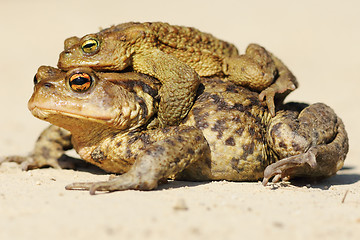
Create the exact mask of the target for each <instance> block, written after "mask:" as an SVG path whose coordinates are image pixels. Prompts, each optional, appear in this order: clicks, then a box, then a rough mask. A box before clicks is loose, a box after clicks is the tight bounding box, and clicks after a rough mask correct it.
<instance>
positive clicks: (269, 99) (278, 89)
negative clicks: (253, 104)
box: [259, 75, 296, 116]
mask: <svg viewBox="0 0 360 240" xmlns="http://www.w3.org/2000/svg"><path fill="white" fill-rule="evenodd" d="M295 89H296V85H295V84H294V83H293V82H292V79H291V78H288V77H286V75H285V76H280V77H279V78H278V79H277V80H276V82H275V83H274V84H272V85H270V86H269V87H268V88H266V89H265V90H263V91H261V93H260V94H259V100H260V101H264V99H266V100H265V102H266V105H267V107H268V109H269V112H270V114H271V116H275V100H274V98H275V96H276V98H277V99H279V101H278V102H277V103H281V102H282V101H283V99H284V98H285V97H286V95H288V94H289V92H291V91H294V90H295ZM282 96H283V97H282Z"/></svg>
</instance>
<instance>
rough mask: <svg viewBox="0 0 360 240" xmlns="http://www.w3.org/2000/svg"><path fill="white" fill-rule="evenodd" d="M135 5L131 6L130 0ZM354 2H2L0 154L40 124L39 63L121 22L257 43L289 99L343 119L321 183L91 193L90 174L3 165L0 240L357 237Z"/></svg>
mask: <svg viewBox="0 0 360 240" xmlns="http://www.w3.org/2000/svg"><path fill="white" fill-rule="evenodd" d="M130 2H131V3H130ZM359 9H360V4H359V1H356V0H354V1H350V0H349V1H342V2H341V3H340V1H330V0H326V1H320V0H319V1H312V0H303V1H287V0H284V1H276V0H275V1H228V0H223V1H211V0H207V1H193V0H181V1H169V0H166V1H156V0H152V1H136V0H134V1H121V0H120V1H119V0H117V1H106V0H103V1H93V0H87V1H70V0H63V1H57V2H56V3H55V1H54V3H52V1H41V0H33V1H25V0H24V1H20V0H17V1H16V0H15V1H10V0H2V1H1V2H0V27H1V28H0V29H1V32H0V34H1V38H0V39H1V44H0V46H1V55H0V56H1V57H0V69H1V76H0V79H1V81H0V82H1V87H0V104H1V108H0V110H1V113H0V115H1V118H0V155H2V156H3V155H10V154H26V153H28V152H30V151H31V149H32V146H33V143H34V141H35V139H36V138H37V136H38V135H39V133H40V132H41V130H42V129H44V128H45V127H46V126H47V123H45V122H42V121H40V120H38V119H35V118H34V117H32V115H31V114H30V113H29V111H28V110H27V100H28V99H29V97H30V95H31V93H32V84H33V82H32V78H33V76H34V74H35V72H36V70H37V68H38V67H39V66H40V65H52V66H55V65H56V63H57V58H58V54H59V53H60V51H61V50H62V48H63V40H64V39H65V38H67V37H69V36H73V35H78V36H82V35H84V34H86V33H90V32H96V31H97V30H98V29H99V27H107V26H110V25H112V24H117V23H121V22H127V21H166V22H170V23H172V24H179V25H188V26H194V27H197V28H199V29H201V30H203V31H206V32H211V33H213V34H214V35H216V36H218V37H220V38H223V39H225V40H228V41H231V42H233V43H235V44H236V45H237V46H238V47H239V49H241V50H242V51H243V50H244V48H245V47H246V45H247V44H248V43H250V42H257V43H260V44H262V45H263V46H265V47H267V48H268V49H269V50H271V51H272V52H274V53H276V55H277V56H279V57H280V58H281V59H282V60H283V61H284V62H285V63H286V64H287V65H288V66H289V68H290V69H291V70H292V71H293V72H294V74H295V75H296V76H297V78H298V80H299V82H300V84H301V85H300V88H299V89H298V90H296V91H295V92H294V93H292V94H291V96H289V98H288V99H289V100H295V101H306V102H310V103H314V102H325V103H327V104H328V105H330V106H331V107H333V108H334V109H335V111H336V112H337V113H338V115H339V116H341V117H342V119H343V120H344V122H345V125H346V127H347V130H348V134H349V138H350V152H349V154H348V157H347V159H346V162H345V167H344V169H342V170H341V171H339V173H338V174H337V175H336V176H334V177H332V178H329V179H327V180H324V181H321V182H317V183H313V182H312V183H296V184H295V185H281V184H280V185H279V184H278V185H273V186H268V187H263V186H262V185H261V184H260V183H234V182H206V183H194V182H172V183H170V184H168V185H164V186H162V187H161V188H160V189H158V190H156V191H151V192H141V191H125V192H116V193H111V194H99V195H96V196H90V195H89V193H88V192H86V191H66V190H65V189H64V186H65V185H66V184H68V183H71V182H74V181H97V180H105V179H107V178H108V175H106V174H104V173H99V172H95V173H94V172H91V171H86V170H84V171H73V170H54V169H40V170H33V171H28V172H22V171H21V170H19V168H18V167H17V166H16V165H15V164H6V165H4V166H2V167H1V168H0V239H2V240H3V239H53V240H57V239H115V238H116V239H170V238H171V239H260V238H261V239H285V238H286V239H318V238H324V239H340V238H341V239H360V162H359V156H360V149H359V147H358V146H359V144H360V135H359V133H360V129H359V124H358V123H357V121H358V119H359V117H360V113H359V106H358V103H357V100H358V97H357V96H358V89H359V87H360V77H359V69H360V61H359V56H360V44H359V43H360V31H359V30H360V14H359V12H358V11H359Z"/></svg>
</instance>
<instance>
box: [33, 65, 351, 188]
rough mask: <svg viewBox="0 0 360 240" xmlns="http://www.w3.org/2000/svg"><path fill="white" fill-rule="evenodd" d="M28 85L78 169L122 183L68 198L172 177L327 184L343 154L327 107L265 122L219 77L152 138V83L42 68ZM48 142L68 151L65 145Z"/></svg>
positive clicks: (286, 110)
mask: <svg viewBox="0 0 360 240" xmlns="http://www.w3.org/2000/svg"><path fill="white" fill-rule="evenodd" d="M35 83H36V84H35V88H34V93H33V95H32V97H31V99H30V100H29V104H28V106H29V109H30V110H31V112H32V114H33V115H34V116H36V117H38V118H40V119H43V120H46V121H48V122H50V123H52V124H54V125H57V126H59V127H62V128H65V129H67V130H69V131H70V132H71V135H72V139H71V142H72V145H73V147H74V149H75V150H76V151H77V152H78V154H79V155H80V157H81V158H82V159H84V160H85V161H87V162H90V163H92V164H94V165H97V166H99V167H100V168H102V169H104V170H106V171H108V172H111V173H117V174H121V175H119V176H117V177H115V178H114V179H111V180H109V181H105V182H95V183H73V184H70V185H68V186H67V187H66V188H67V189H90V192H91V193H92V194H94V193H95V192H96V191H117V190H125V189H141V190H150V189H154V188H156V187H157V186H158V183H159V181H160V180H162V179H166V178H169V177H173V178H175V179H182V180H194V181H202V180H221V179H225V180H231V181H256V180H259V179H261V178H264V179H263V183H264V184H266V183H267V182H268V180H269V179H270V178H271V177H273V176H274V178H273V180H274V181H279V180H280V179H283V178H292V177H296V176H306V177H326V176H331V175H333V174H335V173H336V172H337V171H338V170H339V169H340V168H341V167H342V166H343V163H344V159H345V156H346V154H347V151H348V138H347V134H346V131H345V128H344V125H343V122H342V121H341V119H340V118H339V117H337V116H336V114H335V113H334V112H333V110H332V109H331V108H329V107H328V106H326V105H325V104H322V103H317V104H313V105H305V104H297V103H293V104H285V105H283V106H279V110H278V111H277V113H276V116H275V117H272V116H271V114H270V113H269V111H268V109H267V108H266V107H264V106H263V105H262V104H261V102H260V101H259V99H258V93H255V92H252V91H250V90H248V89H246V88H243V87H240V86H237V85H234V84H233V83H231V82H224V81H222V80H221V79H220V78H218V77H214V78H203V79H202V82H201V85H200V87H199V89H198V91H197V97H196V101H195V103H194V105H193V106H192V108H191V110H190V112H189V114H188V115H187V117H186V118H185V119H184V120H183V122H182V123H181V124H179V125H178V126H170V127H169V126H168V127H164V128H155V129H148V128H147V126H148V125H149V124H150V122H151V121H153V120H154V118H156V116H157V107H158V100H157V98H156V96H157V94H158V89H159V87H160V85H159V83H158V82H157V81H156V80H155V79H153V78H151V77H149V76H146V75H143V74H139V73H133V72H128V73H102V72H94V71H93V70H91V69H89V68H76V69H72V70H70V71H69V72H67V73H66V72H63V71H60V70H58V69H56V68H52V67H45V66H42V67H40V68H39V70H38V72H37V74H36V77H35ZM59 130H60V128H56V127H53V131H59ZM49 131H50V130H49ZM55 135H57V136H59V137H61V136H65V137H64V138H65V141H64V143H65V145H66V148H68V135H67V134H55ZM55 135H53V136H55ZM40 139H41V138H40ZM51 141H54V140H53V139H52V140H51ZM61 142H62V141H61V140H59V141H56V143H57V144H59V143H61ZM58 150H59V151H60V152H61V151H63V150H64V149H62V148H60V147H58Z"/></svg>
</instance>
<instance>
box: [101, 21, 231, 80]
mask: <svg viewBox="0 0 360 240" xmlns="http://www.w3.org/2000/svg"><path fill="white" fill-rule="evenodd" d="M139 31H144V33H145V35H144V36H146V39H143V40H144V41H146V42H147V43H149V44H154V45H153V46H155V47H157V48H159V49H160V50H162V51H163V52H165V53H168V54H172V55H173V56H175V57H177V58H178V59H179V60H181V61H182V62H185V63H187V64H188V65H189V66H191V67H192V68H194V69H195V70H196V72H197V73H198V74H199V75H201V76H211V75H214V74H217V73H220V72H222V59H223V58H226V57H234V56H237V55H238V50H237V48H236V47H235V46H234V45H233V44H231V43H228V42H225V41H222V40H220V39H218V38H216V37H214V36H213V35H211V34H208V33H204V32H201V31H199V30H197V29H195V28H192V27H184V26H174V25H170V24H168V23H163V22H153V23H152V22H146V23H133V22H130V23H123V24H119V25H116V26H113V27H111V28H107V29H104V30H103V31H101V32H100V33H102V34H109V33H116V32H128V33H129V32H134V33H135V32H139ZM127 35H128V36H129V35H132V34H127ZM141 44H144V42H143V41H142V42H141ZM145 45H146V44H145Z"/></svg>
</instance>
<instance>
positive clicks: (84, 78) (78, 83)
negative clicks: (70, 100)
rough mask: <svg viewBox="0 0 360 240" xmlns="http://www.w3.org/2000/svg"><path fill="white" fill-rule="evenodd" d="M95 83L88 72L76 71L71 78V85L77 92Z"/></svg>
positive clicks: (83, 90) (85, 89)
mask: <svg viewBox="0 0 360 240" xmlns="http://www.w3.org/2000/svg"><path fill="white" fill-rule="evenodd" d="M92 83H93V80H92V78H91V76H90V75H89V74H87V73H75V74H73V75H72V76H71V77H70V78H69V85H70V87H71V89H72V90H74V91H76V92H85V91H87V90H88V89H89V88H90V87H91V85H92Z"/></svg>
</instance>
